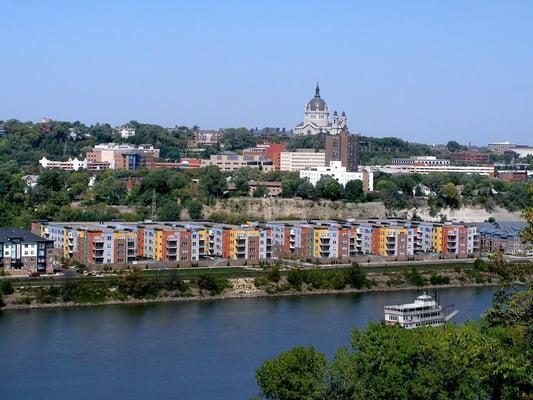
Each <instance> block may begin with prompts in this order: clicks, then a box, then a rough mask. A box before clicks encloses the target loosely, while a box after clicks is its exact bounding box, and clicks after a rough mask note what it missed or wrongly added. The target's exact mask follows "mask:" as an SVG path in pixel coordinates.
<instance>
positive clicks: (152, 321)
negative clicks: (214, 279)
mask: <svg viewBox="0 0 533 400" xmlns="http://www.w3.org/2000/svg"><path fill="white" fill-rule="evenodd" d="M496 290H497V289H496V288H494V287H485V288H457V289H442V290H440V296H441V303H442V304H444V305H446V304H450V303H454V304H455V306H456V307H457V308H459V310H460V311H459V314H458V315H457V317H455V322H456V323H461V322H463V321H465V320H467V319H477V318H478V317H479V316H480V314H481V313H482V312H483V311H484V310H485V309H486V308H487V307H488V306H490V303H491V299H492V295H493V293H494V292H495V291H496ZM418 294H420V292H414V291H402V292H386V293H363V294H344V295H335V296H302V297H278V298H250V299H228V300H222V301H202V302H185V303H160V304H150V305H142V306H139V305H118V306H96V307H79V308H64V309H40V310H27V311H4V312H0V360H1V362H2V371H1V372H0V398H1V399H54V400H63V399H65V400H72V399H128V400H133V399H143V400H146V399H249V398H250V396H252V395H254V394H257V393H258V390H257V387H256V384H255V379H254V374H255V370H256V369H257V368H258V367H259V366H260V365H261V363H262V361H264V360H266V359H269V358H272V357H274V356H275V355H277V354H279V353H280V352H282V351H284V350H287V349H289V348H290V347H292V346H294V345H298V344H301V345H311V344H312V345H315V346H316V347H317V348H318V349H319V350H321V351H324V352H326V353H327V354H328V355H329V356H332V355H333V354H334V352H335V349H336V348H338V347H340V346H347V345H348V341H349V337H350V330H351V328H352V327H353V326H358V327H365V326H366V325H367V324H368V323H369V322H370V321H379V320H380V319H382V318H383V306H384V305H386V304H397V303H406V302H411V301H412V300H413V299H414V297H416V296H417V295H418Z"/></svg>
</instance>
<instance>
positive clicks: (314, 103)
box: [305, 82, 327, 111]
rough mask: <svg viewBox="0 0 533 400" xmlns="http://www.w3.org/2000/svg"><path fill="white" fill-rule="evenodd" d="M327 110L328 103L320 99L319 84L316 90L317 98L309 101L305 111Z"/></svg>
mask: <svg viewBox="0 0 533 400" xmlns="http://www.w3.org/2000/svg"><path fill="white" fill-rule="evenodd" d="M326 108H327V105H326V102H325V101H324V100H323V99H322V98H321V97H320V87H319V86H318V82H317V84H316V89H315V97H313V98H312V99H311V100H309V102H308V103H307V106H306V107H305V109H306V110H307V111H325V110H326Z"/></svg>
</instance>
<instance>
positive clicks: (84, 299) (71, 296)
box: [0, 260, 533, 310]
mask: <svg viewBox="0 0 533 400" xmlns="http://www.w3.org/2000/svg"><path fill="white" fill-rule="evenodd" d="M517 282H520V283H523V284H530V283H531V282H533V264H503V265H501V266H500V267H497V266H496V265H495V264H487V263H485V262H484V261H482V260H477V261H476V262H475V263H474V264H473V265H471V266H469V268H468V269H466V268H460V267H459V266H454V267H453V269H452V268H450V269H447V270H445V269H441V270H438V271H435V270H423V269H421V268H416V267H414V266H413V267H412V268H411V269H408V268H404V269H402V270H401V271H398V270H395V271H394V272H391V271H379V272H378V271H375V269H368V268H361V267H360V266H359V265H357V264H353V265H352V266H350V267H348V268H330V269H299V268H291V269H280V268H279V267H277V266H274V267H270V268H269V269H266V270H262V271H256V276H248V277H245V276H233V277H231V278H226V277H221V276H219V275H218V274H217V273H214V272H202V273H200V274H199V275H196V276H195V277H194V278H189V279H184V276H183V275H181V276H180V273H179V272H177V271H172V272H166V273H164V274H163V273H161V274H151V273H146V272H143V271H142V270H140V269H134V270H132V271H129V272H125V273H122V274H120V275H113V276H109V277H104V278H103V277H91V276H88V277H82V278H76V279H71V278H66V277H65V278H63V279H62V280H51V281H50V280H31V279H30V280H24V281H18V282H16V284H13V283H11V282H10V281H7V280H3V281H1V282H0V284H1V285H0V292H3V296H2V297H0V298H1V299H2V301H3V309H5V310H26V309H40V308H58V307H82V306H94V305H117V304H150V303H162V302H187V301H213V300H215V301H218V300H224V299H235V298H254V297H288V296H310V295H336V294H350V293H364V292H388V291H399V290H419V291H422V290H427V289H431V290H433V289H439V288H465V287H482V286H497V285H502V284H505V285H509V284H515V283H517Z"/></svg>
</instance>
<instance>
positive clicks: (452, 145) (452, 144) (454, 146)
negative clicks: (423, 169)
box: [446, 140, 465, 153]
mask: <svg viewBox="0 0 533 400" xmlns="http://www.w3.org/2000/svg"><path fill="white" fill-rule="evenodd" d="M446 148H447V149H448V151H449V152H452V153H453V152H456V151H460V150H464V149H465V146H462V145H460V144H459V143H457V142H456V141H454V140H450V141H449V142H448V143H447V144H446Z"/></svg>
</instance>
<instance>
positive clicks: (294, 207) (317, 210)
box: [204, 197, 522, 222]
mask: <svg viewBox="0 0 533 400" xmlns="http://www.w3.org/2000/svg"><path fill="white" fill-rule="evenodd" d="M213 214H215V216H216V215H217V214H226V215H228V214H234V215H240V216H242V218H243V219H245V217H249V218H252V219H254V220H273V219H347V218H357V219H364V218H371V217H376V218H385V217H398V218H404V217H413V216H415V215H416V216H418V217H419V218H421V219H423V220H427V221H439V220H440V219H441V217H440V214H444V215H446V217H447V219H449V220H456V221H463V222H483V221H486V220H487V219H489V218H490V217H492V218H494V219H496V220H497V221H518V220H522V217H521V215H520V212H510V211H507V210H505V209H503V208H500V207H496V208H495V209H494V210H493V211H491V212H488V211H486V210H485V209H483V208H481V207H473V206H469V207H462V208H460V209H450V208H446V209H442V210H441V211H440V212H439V214H438V215H436V216H432V215H430V210H429V207H428V206H427V204H425V203H424V205H423V206H422V207H419V208H416V209H414V208H413V209H403V210H390V209H387V208H386V207H385V205H384V204H383V203H381V202H368V203H345V202H342V201H329V200H318V201H312V200H300V199H282V198H277V199H258V198H250V197H234V198H229V199H224V200H219V201H217V202H216V203H215V204H214V205H212V206H207V205H206V206H204V215H205V216H206V217H210V216H212V215H213Z"/></svg>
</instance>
